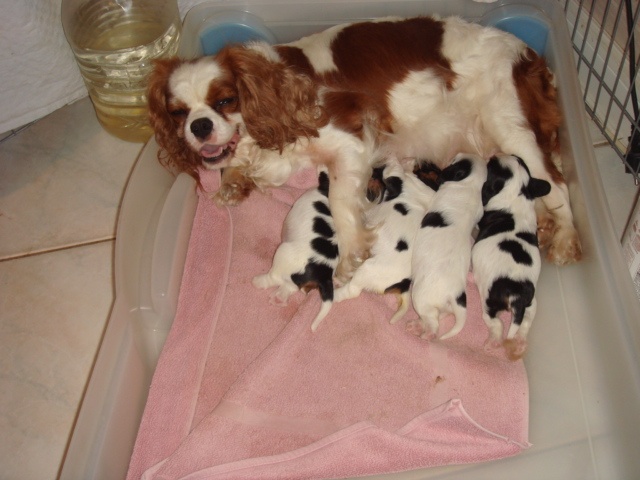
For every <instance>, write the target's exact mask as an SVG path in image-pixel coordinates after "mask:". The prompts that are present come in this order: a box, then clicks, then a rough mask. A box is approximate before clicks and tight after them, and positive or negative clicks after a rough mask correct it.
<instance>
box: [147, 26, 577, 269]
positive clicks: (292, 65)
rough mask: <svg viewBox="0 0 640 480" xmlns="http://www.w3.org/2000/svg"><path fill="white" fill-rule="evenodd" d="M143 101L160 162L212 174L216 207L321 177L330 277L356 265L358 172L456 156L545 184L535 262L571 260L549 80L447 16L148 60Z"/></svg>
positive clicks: (363, 183) (521, 57)
mask: <svg viewBox="0 0 640 480" xmlns="http://www.w3.org/2000/svg"><path fill="white" fill-rule="evenodd" d="M148 93H149V95H148V98H149V109H150V119H151V125H152V127H153V128H154V130H155V137H156V140H157V142H158V144H159V146H160V153H159V156H160V160H161V161H163V162H164V163H165V164H170V165H172V166H174V167H177V168H178V169H179V170H182V171H186V172H189V173H190V174H192V175H193V176H194V177H196V178H197V177H198V171H199V169H200V168H201V167H204V168H208V169H223V173H222V186H221V188H220V190H219V191H218V192H217V194H216V197H215V199H216V201H217V202H219V203H221V204H227V205H233V204H236V203H238V202H240V201H242V199H244V198H246V197H247V196H248V195H249V194H250V192H251V190H252V189H253V188H255V187H256V186H257V187H259V188H263V187H271V186H279V185H282V184H283V183H284V182H286V181H287V179H288V178H289V175H290V174H291V173H293V172H294V171H296V170H298V169H300V168H305V167H309V166H313V165H316V166H317V165H324V166H326V168H327V169H328V172H329V177H330V179H331V190H330V194H329V203H330V205H331V211H332V213H333V218H334V223H335V228H336V236H337V243H338V247H339V251H340V261H339V264H338V268H337V271H336V276H337V277H338V278H339V279H342V280H347V279H348V278H350V276H351V275H352V273H353V271H354V269H355V268H357V266H358V265H359V264H360V263H362V262H363V261H364V260H365V259H366V258H367V256H368V255H369V250H370V248H371V246H372V244H373V242H374V241H375V235H374V234H373V233H372V231H371V230H370V229H368V228H367V227H366V226H365V223H364V216H363V209H364V208H365V205H366V189H367V184H368V180H369V178H370V176H371V172H372V166H373V165H375V164H376V162H379V161H380V159H384V158H393V157H395V158H399V159H406V160H415V159H426V160H428V161H430V162H432V163H434V164H435V165H437V166H438V167H440V168H444V167H446V166H447V165H448V164H449V163H450V162H451V160H452V159H453V158H454V157H455V155H456V154H457V153H459V152H469V153H474V154H477V155H480V156H482V157H483V158H485V159H487V160H488V159H489V158H490V157H491V156H492V155H494V154H496V153H500V152H504V153H509V154H512V155H517V156H518V157H520V158H522V159H523V160H524V161H525V162H526V164H527V166H528V167H529V169H530V171H531V175H532V176H535V177H536V178H540V179H544V180H547V181H549V183H550V184H551V192H550V193H549V194H548V195H546V196H545V197H544V198H543V199H542V202H543V207H541V208H539V209H538V236H539V240H540V244H541V245H542V246H546V247H548V253H547V256H548V258H549V259H550V260H551V261H552V262H554V263H556V264H565V263H570V262H574V261H577V260H579V258H580V256H581V247H580V243H579V240H578V235H577V232H576V229H575V227H574V225H573V216H572V212H571V208H570V205H569V195H568V190H567V186H566V183H565V182H564V179H563V176H562V173H561V172H560V170H559V164H560V162H559V160H560V158H559V145H558V142H559V138H558V128H559V126H560V122H561V115H560V111H559V108H558V104H557V101H556V88H555V86H554V78H553V75H552V74H551V72H550V71H549V69H548V68H547V66H546V63H545V62H544V60H543V59H542V58H540V57H539V56H538V55H536V53H535V52H534V51H533V50H531V49H530V48H528V47H527V45H526V44H524V43H523V42H522V41H520V40H518V39H517V38H516V37H514V36H512V35H510V34H508V33H505V32H502V31H499V30H497V29H494V28H491V27H484V26H480V25H477V24H474V23H469V22H466V21H464V20H462V19H460V18H455V17H451V18H444V19H439V18H432V17H427V16H425V17H418V18H407V19H403V18H395V17H394V18H383V19H378V20H374V21H366V22H358V23H350V24H343V25H337V26H334V27H331V28H329V29H327V30H325V31H323V32H320V33H316V34H313V35H310V36H308V37H305V38H302V39H300V40H297V41H294V42H292V43H288V44H282V45H276V46H271V45H268V44H266V43H261V42H252V43H248V44H245V45H231V46H228V47H225V48H224V49H223V50H221V51H220V52H219V53H218V54H216V55H215V56H208V57H203V58H199V59H196V60H179V59H175V58H174V59H168V60H159V61H157V62H156V65H155V70H154V72H153V74H152V76H151V78H150V81H149V91H148Z"/></svg>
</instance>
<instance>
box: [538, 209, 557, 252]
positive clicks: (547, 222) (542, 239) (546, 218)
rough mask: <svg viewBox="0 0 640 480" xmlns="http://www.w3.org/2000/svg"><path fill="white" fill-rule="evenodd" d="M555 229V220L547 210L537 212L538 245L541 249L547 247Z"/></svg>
mask: <svg viewBox="0 0 640 480" xmlns="http://www.w3.org/2000/svg"><path fill="white" fill-rule="evenodd" d="M555 231H556V221H555V219H554V218H553V216H552V215H551V214H550V213H549V212H544V213H543V214H538V231H537V236H538V246H539V247H540V248H541V249H544V248H547V247H549V245H551V242H552V240H553V234H554V233H555Z"/></svg>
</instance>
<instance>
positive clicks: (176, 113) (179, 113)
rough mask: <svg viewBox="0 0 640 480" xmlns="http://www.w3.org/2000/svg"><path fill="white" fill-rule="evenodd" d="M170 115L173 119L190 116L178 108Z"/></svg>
mask: <svg viewBox="0 0 640 480" xmlns="http://www.w3.org/2000/svg"><path fill="white" fill-rule="evenodd" d="M169 115H171V116H172V117H173V118H176V119H181V118H184V117H186V116H187V115H189V112H188V111H187V110H185V109H184V108H178V109H176V110H171V111H170V112H169Z"/></svg>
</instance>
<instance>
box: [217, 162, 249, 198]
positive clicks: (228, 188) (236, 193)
mask: <svg viewBox="0 0 640 480" xmlns="http://www.w3.org/2000/svg"><path fill="white" fill-rule="evenodd" d="M255 187H256V184H255V182H254V181H253V180H252V179H251V178H249V177H247V176H246V175H244V173H243V172H242V169H240V168H236V167H227V168H225V169H224V170H222V177H221V180H220V188H219V189H218V191H217V192H216V193H215V195H214V196H213V200H214V201H215V202H216V204H218V205H238V204H239V203H240V202H242V201H243V200H244V199H246V198H247V197H248V196H249V194H250V193H251V192H252V191H253V189H254V188H255Z"/></svg>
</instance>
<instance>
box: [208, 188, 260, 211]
mask: <svg viewBox="0 0 640 480" xmlns="http://www.w3.org/2000/svg"><path fill="white" fill-rule="evenodd" d="M250 193H251V190H250V189H247V188H246V186H245V185H244V184H241V183H223V184H222V185H221V186H220V189H219V190H218V191H217V192H216V193H215V194H214V195H213V201H214V202H215V203H216V205H218V206H220V207H222V206H227V207H233V206H235V205H238V204H240V203H241V202H242V201H243V200H245V199H246V198H247V197H248V196H249V194H250Z"/></svg>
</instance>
